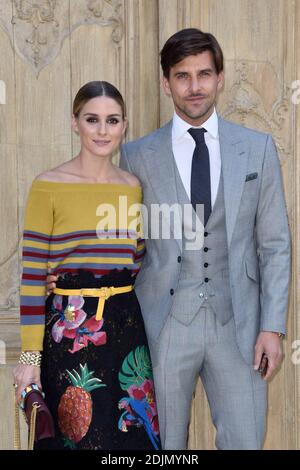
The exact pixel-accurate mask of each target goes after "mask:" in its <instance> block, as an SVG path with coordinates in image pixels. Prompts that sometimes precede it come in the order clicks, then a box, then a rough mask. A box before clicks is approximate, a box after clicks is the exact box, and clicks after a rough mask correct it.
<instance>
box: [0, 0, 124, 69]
mask: <svg viewBox="0 0 300 470" xmlns="http://www.w3.org/2000/svg"><path fill="white" fill-rule="evenodd" d="M11 2H12V7H13V15H12V16H11V9H10V8H8V2H7V0H0V26H1V27H2V28H3V29H4V30H5V31H6V32H7V34H8V35H9V37H10V40H11V43H12V45H13V47H14V49H15V51H16V52H17V53H18V54H19V56H20V57H21V58H22V59H23V60H24V61H26V62H27V63H28V64H30V66H31V67H32V68H33V69H34V71H35V72H36V74H37V75H38V74H39V72H40V71H41V70H42V69H43V68H44V67H45V66H46V65H48V64H50V63H51V62H52V61H53V60H54V59H55V58H56V57H57V55H58V54H59V51H60V49H61V47H62V43H63V41H64V39H65V38H66V37H67V36H68V35H69V34H71V33H72V32H73V31H74V30H75V29H76V28H78V27H79V26H81V25H83V24H98V25H99V26H102V27H103V26H112V36H111V37H112V41H113V43H114V44H115V45H116V46H118V45H119V43H120V41H121V40H122V38H123V35H124V26H123V14H122V8H123V1H122V0H71V9H70V10H69V2H68V1H65V0H11Z"/></svg>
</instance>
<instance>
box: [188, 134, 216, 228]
mask: <svg viewBox="0 0 300 470" xmlns="http://www.w3.org/2000/svg"><path fill="white" fill-rule="evenodd" d="M188 132H189V133H190V134H191V136H192V137H193V139H194V141H195V142H196V147H195V150H194V153H193V161H192V172H191V202H192V206H193V208H194V209H195V210H196V204H204V224H203V225H204V226H205V225H206V224H207V221H208V218H209V216H210V214H211V191H210V166H209V153H208V148H207V146H206V143H205V139H204V134H205V132H206V130H205V129H203V128H201V129H195V128H190V129H189V130H188ZM202 222H203V221H202Z"/></svg>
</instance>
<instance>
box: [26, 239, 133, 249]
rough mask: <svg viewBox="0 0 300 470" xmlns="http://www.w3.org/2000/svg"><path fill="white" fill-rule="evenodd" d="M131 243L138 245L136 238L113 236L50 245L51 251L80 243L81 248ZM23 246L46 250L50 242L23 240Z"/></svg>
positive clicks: (72, 246) (73, 246)
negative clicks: (111, 237) (110, 237)
mask: <svg viewBox="0 0 300 470" xmlns="http://www.w3.org/2000/svg"><path fill="white" fill-rule="evenodd" d="M113 244H116V245H131V246H135V245H136V240H135V239H132V238H126V239H124V238H117V239H115V238H113V239H108V240H107V239H98V238H97V239H88V240H87V239H84V240H77V239H76V240H72V241H69V242H64V243H58V244H56V243H52V244H51V247H50V251H51V250H53V251H59V250H64V249H67V248H75V247H77V246H79V245H80V247H81V248H84V247H85V246H87V247H88V246H90V245H99V246H102V245H104V246H105V245H113ZM23 247H26V248H38V249H41V250H45V249H46V248H47V247H48V243H42V242H36V241H32V240H23Z"/></svg>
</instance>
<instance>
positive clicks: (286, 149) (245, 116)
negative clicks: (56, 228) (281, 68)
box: [219, 61, 291, 159]
mask: <svg viewBox="0 0 300 470" xmlns="http://www.w3.org/2000/svg"><path fill="white" fill-rule="evenodd" d="M227 77H228V79H227ZM226 81H227V82H228V84H229V86H228V88H227V90H228V91H227V90H225V96H223V97H222V99H221V105H220V107H219V110H220V114H221V115H222V116H223V117H224V118H229V119H231V120H233V121H236V122H237V123H240V124H242V125H246V126H249V127H253V128H256V129H261V130H262V131H264V132H268V133H270V134H272V136H273V137H274V139H275V141H276V144H277V147H278V150H279V153H280V155H281V159H285V158H287V157H288V156H289V155H290V152H291V141H290V138H289V136H290V132H288V129H289V125H290V119H291V116H290V114H289V99H288V92H289V90H288V89H287V87H285V86H284V85H282V84H281V83H280V80H279V79H278V77H277V75H276V74H275V72H274V70H273V67H272V66H271V65H270V64H268V63H257V62H255V63H254V62H253V63H252V62H248V61H241V62H230V61H229V62H228V64H226ZM271 82H272V85H271ZM268 83H269V86H268ZM270 90H273V96H270ZM274 91H275V93H276V92H277V93H278V96H277V97H276V99H274Z"/></svg>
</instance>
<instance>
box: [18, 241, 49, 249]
mask: <svg viewBox="0 0 300 470" xmlns="http://www.w3.org/2000/svg"><path fill="white" fill-rule="evenodd" d="M23 247H24V248H40V249H41V250H47V249H48V247H49V243H48V242H45V243H43V242H34V241H32V240H23Z"/></svg>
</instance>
